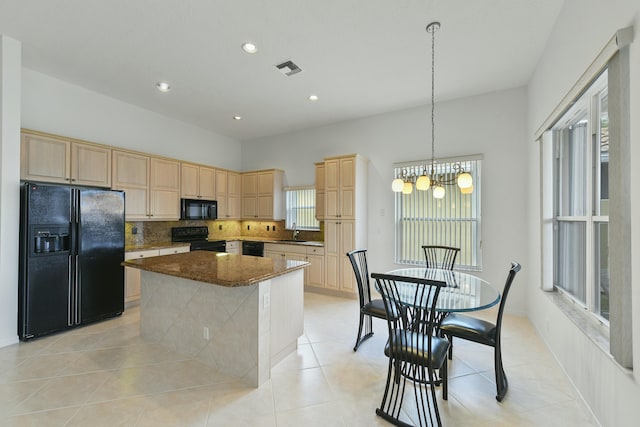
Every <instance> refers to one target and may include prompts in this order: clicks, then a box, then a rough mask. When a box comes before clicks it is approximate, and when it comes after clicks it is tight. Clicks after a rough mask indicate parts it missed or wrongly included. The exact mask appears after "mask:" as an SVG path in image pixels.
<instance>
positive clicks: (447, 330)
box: [440, 313, 496, 347]
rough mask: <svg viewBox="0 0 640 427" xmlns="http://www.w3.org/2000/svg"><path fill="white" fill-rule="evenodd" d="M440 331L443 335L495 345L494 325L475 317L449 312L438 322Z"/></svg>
mask: <svg viewBox="0 0 640 427" xmlns="http://www.w3.org/2000/svg"><path fill="white" fill-rule="evenodd" d="M440 331H441V332H444V334H445V335H450V336H454V337H458V338H462V339H465V340H469V341H474V342H477V343H480V344H485V345H488V346H492V347H495V346H496V325H494V324H493V323H490V322H487V321H485V320H481V319H477V318H475V317H471V316H465V315H463V314H455V313H451V314H449V315H448V316H447V317H445V318H444V320H443V321H442V323H441V324H440Z"/></svg>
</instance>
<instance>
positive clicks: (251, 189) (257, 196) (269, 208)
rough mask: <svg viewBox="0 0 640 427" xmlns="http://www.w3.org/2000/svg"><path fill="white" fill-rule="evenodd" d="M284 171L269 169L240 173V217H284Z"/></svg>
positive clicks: (274, 218) (267, 218) (278, 218)
mask: <svg viewBox="0 0 640 427" xmlns="http://www.w3.org/2000/svg"><path fill="white" fill-rule="evenodd" d="M283 178H284V172H283V171H281V170H278V169H271V170H265V171H257V172H245V173H243V174H242V218H243V219H265V220H283V219H284V205H283V203H284V195H283V189H282V181H283Z"/></svg>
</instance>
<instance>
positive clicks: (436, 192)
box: [433, 185, 444, 199]
mask: <svg viewBox="0 0 640 427" xmlns="http://www.w3.org/2000/svg"><path fill="white" fill-rule="evenodd" d="M433 197H435V198H436V199H442V198H443V197H444V187H443V186H442V185H438V186H437V187H436V188H434V189H433Z"/></svg>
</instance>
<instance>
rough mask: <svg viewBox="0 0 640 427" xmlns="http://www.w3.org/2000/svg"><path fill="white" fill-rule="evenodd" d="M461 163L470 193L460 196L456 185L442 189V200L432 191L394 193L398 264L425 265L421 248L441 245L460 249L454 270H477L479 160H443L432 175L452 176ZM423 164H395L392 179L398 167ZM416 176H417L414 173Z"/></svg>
mask: <svg viewBox="0 0 640 427" xmlns="http://www.w3.org/2000/svg"><path fill="white" fill-rule="evenodd" d="M456 163H459V164H461V165H462V166H463V167H464V169H465V170H466V171H468V172H470V173H471V175H472V177H473V187H474V189H473V193H471V194H462V193H461V192H460V189H459V188H458V186H457V185H451V186H449V185H447V186H445V190H446V192H445V197H444V198H442V199H436V198H434V197H433V190H428V191H420V190H415V189H414V191H413V192H412V193H411V194H403V193H396V196H395V197H396V200H395V205H396V214H395V220H396V251H395V262H396V263H398V264H409V265H420V264H424V263H425V259H424V252H423V251H422V245H442V246H453V247H458V248H460V254H459V256H458V258H457V259H456V264H455V268H456V269H467V270H480V269H481V268H482V256H481V246H482V240H481V234H480V232H481V228H482V227H481V221H480V220H481V215H480V213H481V212H480V194H481V191H480V189H481V186H480V182H481V173H480V172H481V159H480V157H479V156H474V157H466V158H464V159H446V160H445V161H438V162H437V163H436V167H437V170H436V173H437V174H438V175H443V176H444V177H445V178H447V179H448V178H451V177H453V174H454V173H455V169H454V165H455V164H456ZM423 164H424V162H422V163H419V162H416V163H415V164H414V165H412V164H411V163H403V164H402V165H395V166H396V168H395V171H394V173H395V176H399V174H400V171H401V169H402V168H405V169H406V168H407V167H408V168H417V169H419V168H420V167H421V166H420V165H423ZM418 173H421V172H420V171H418Z"/></svg>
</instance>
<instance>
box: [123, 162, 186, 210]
mask: <svg viewBox="0 0 640 427" xmlns="http://www.w3.org/2000/svg"><path fill="white" fill-rule="evenodd" d="M113 189H114V190H123V191H124V192H125V194H126V196H125V197H126V198H125V201H126V203H125V217H126V220H127V221H134V220H142V221H145V220H156V221H159V220H163V221H169V220H173V221H175V220H178V219H179V218H180V162H177V161H174V160H169V159H160V158H155V157H149V156H145V155H141V154H137V153H131V152H126V151H118V150H113Z"/></svg>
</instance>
